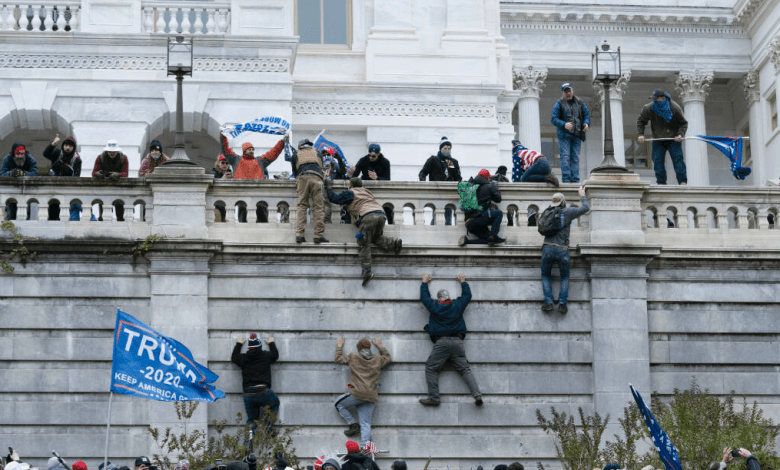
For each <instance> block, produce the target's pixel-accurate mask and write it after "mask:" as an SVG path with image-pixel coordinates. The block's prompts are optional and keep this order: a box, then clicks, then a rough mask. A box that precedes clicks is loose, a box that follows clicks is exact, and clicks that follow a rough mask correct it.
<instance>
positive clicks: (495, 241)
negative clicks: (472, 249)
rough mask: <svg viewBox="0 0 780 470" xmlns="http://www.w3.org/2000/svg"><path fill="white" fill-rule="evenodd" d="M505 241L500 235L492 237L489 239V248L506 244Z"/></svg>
mask: <svg viewBox="0 0 780 470" xmlns="http://www.w3.org/2000/svg"><path fill="white" fill-rule="evenodd" d="M505 241H506V239H505V238H501V237H499V236H498V235H491V236H490V237H489V238H488V246H496V245H498V244H501V243H504V242H505Z"/></svg>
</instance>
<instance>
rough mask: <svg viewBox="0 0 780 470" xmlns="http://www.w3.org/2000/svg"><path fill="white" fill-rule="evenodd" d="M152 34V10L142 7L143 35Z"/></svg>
mask: <svg viewBox="0 0 780 470" xmlns="http://www.w3.org/2000/svg"><path fill="white" fill-rule="evenodd" d="M153 32H154V9H153V8H150V7H144V33H147V34H148V33H153Z"/></svg>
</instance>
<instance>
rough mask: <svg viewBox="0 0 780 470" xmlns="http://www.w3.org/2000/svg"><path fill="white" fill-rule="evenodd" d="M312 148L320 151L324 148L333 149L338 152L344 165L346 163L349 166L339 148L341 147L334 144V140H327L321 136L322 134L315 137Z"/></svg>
mask: <svg viewBox="0 0 780 470" xmlns="http://www.w3.org/2000/svg"><path fill="white" fill-rule="evenodd" d="M314 148H315V149H317V150H319V151H320V152H322V151H323V150H324V149H327V148H331V149H333V150H334V151H336V152H338V153H339V155H341V158H342V159H344V165H347V167H349V162H348V161H347V156H346V155H344V152H343V151H342V150H341V147H339V146H338V145H336V144H335V143H334V142H331V141H329V140H328V139H326V138H325V137H323V136H322V134H320V135H318V136H317V139H316V140H315V141H314Z"/></svg>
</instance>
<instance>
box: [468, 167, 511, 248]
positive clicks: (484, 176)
mask: <svg viewBox="0 0 780 470" xmlns="http://www.w3.org/2000/svg"><path fill="white" fill-rule="evenodd" d="M491 178H492V177H491V176H490V172H489V171H487V170H486V169H484V168H483V169H481V170H479V174H477V176H476V177H475V178H472V179H470V180H469V182H470V183H473V184H476V185H479V186H478V187H477V203H478V204H479V206H480V207H481V209H475V210H470V211H468V212H466V230H467V231H468V233H472V234H474V235H476V236H477V239H476V240H469V237H468V235H463V236H462V237H460V240H459V241H458V245H460V246H466V245H485V244H487V245H490V246H494V245H496V244H499V243H504V242H505V241H506V240H505V239H503V238H501V237H499V236H498V231H499V230H501V221H502V220H504V213H503V212H501V211H500V210H499V209H491V205H492V204H493V203H494V202H501V191H499V190H498V184H496V183H495V182H494V181H491Z"/></svg>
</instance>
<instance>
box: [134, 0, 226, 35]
mask: <svg viewBox="0 0 780 470" xmlns="http://www.w3.org/2000/svg"><path fill="white" fill-rule="evenodd" d="M142 8H143V28H144V33H158V34H174V33H181V34H195V35H200V34H227V33H228V32H229V31H230V2H185V3H182V2H168V3H160V2H144V3H143V4H142Z"/></svg>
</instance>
